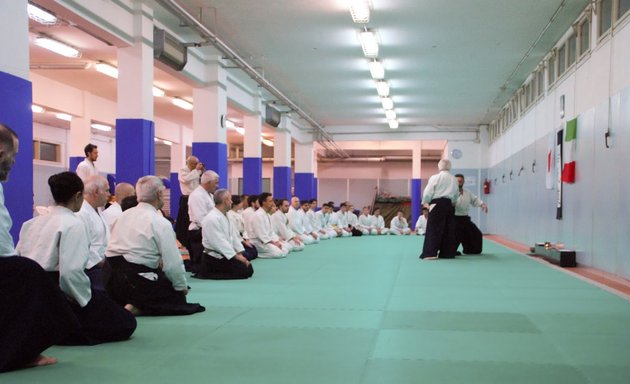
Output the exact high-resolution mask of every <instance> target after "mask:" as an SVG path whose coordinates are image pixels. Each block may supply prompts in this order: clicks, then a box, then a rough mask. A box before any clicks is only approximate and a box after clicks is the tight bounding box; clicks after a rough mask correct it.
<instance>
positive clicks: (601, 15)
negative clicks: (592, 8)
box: [597, 0, 613, 37]
mask: <svg viewBox="0 0 630 384" xmlns="http://www.w3.org/2000/svg"><path fill="white" fill-rule="evenodd" d="M612 3H613V0H599V2H598V3H597V24H598V36H599V37H602V36H603V35H604V34H606V32H608V31H609V30H610V27H612V10H613V4H612Z"/></svg>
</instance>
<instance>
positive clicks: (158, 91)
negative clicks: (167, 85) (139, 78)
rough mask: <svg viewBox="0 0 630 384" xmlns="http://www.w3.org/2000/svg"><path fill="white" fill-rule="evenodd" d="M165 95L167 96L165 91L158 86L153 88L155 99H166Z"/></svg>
mask: <svg viewBox="0 0 630 384" xmlns="http://www.w3.org/2000/svg"><path fill="white" fill-rule="evenodd" d="M164 95H166V92H164V90H163V89H160V88H158V87H156V86H153V96H155V97H164Z"/></svg>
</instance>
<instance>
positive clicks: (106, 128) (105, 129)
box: [90, 123, 112, 132]
mask: <svg viewBox="0 0 630 384" xmlns="http://www.w3.org/2000/svg"><path fill="white" fill-rule="evenodd" d="M90 127H92V128H94V129H98V130H99V131H103V132H109V131H111V130H112V127H110V126H109V125H105V124H100V123H92V124H90Z"/></svg>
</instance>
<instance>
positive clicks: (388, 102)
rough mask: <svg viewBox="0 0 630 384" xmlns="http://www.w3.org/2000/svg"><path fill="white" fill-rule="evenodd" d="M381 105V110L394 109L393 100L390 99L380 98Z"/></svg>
mask: <svg viewBox="0 0 630 384" xmlns="http://www.w3.org/2000/svg"><path fill="white" fill-rule="evenodd" d="M381 104H383V109H384V110H388V109H394V100H392V98H391V97H382V98H381Z"/></svg>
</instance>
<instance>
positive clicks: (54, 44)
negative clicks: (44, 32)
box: [35, 36, 81, 58]
mask: <svg viewBox="0 0 630 384" xmlns="http://www.w3.org/2000/svg"><path fill="white" fill-rule="evenodd" d="M35 44H36V45H39V46H40V47H42V48H46V49H48V50H49V51H52V52H55V53H56V54H59V55H62V56H66V57H76V58H78V57H81V52H80V51H79V50H78V49H76V48H74V47H71V46H69V45H68V44H65V43H62V42H61V41H57V40H54V39H51V38H50V37H46V36H39V37H36V38H35Z"/></svg>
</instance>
